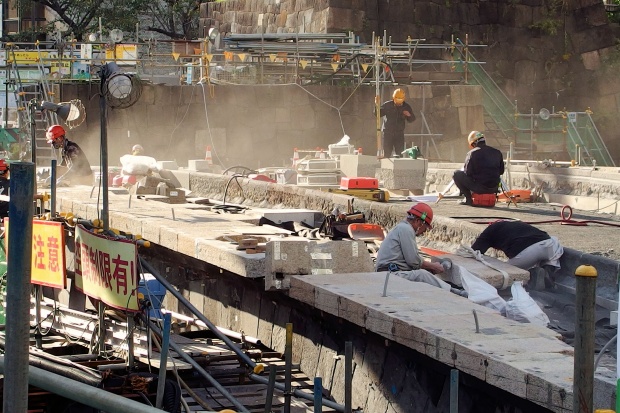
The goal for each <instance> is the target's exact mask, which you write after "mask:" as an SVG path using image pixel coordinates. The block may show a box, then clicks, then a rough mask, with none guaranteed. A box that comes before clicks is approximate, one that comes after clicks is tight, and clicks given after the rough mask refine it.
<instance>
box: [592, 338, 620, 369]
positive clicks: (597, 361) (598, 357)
mask: <svg viewBox="0 0 620 413" xmlns="http://www.w3.org/2000/svg"><path fill="white" fill-rule="evenodd" d="M617 339H618V333H616V335H615V336H613V337H612V338H611V339H609V341H608V342H607V343H606V344H605V345H604V346H603V348H602V349H601V351H599V352H598V355H597V356H596V360H594V371H596V368H597V367H598V363H599V362H600V361H601V358H602V357H603V354H605V352H606V351H607V347H609V346H610V345H611V344H612V343H613V342H614V341H616V340H617Z"/></svg>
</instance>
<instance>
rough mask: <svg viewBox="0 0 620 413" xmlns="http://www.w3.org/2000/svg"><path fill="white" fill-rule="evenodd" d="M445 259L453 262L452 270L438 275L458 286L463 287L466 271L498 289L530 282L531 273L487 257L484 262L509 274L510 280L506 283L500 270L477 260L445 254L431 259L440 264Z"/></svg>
mask: <svg viewBox="0 0 620 413" xmlns="http://www.w3.org/2000/svg"><path fill="white" fill-rule="evenodd" d="M445 259H449V260H450V261H452V269H451V270H449V271H446V272H444V273H442V274H438V275H439V277H440V278H442V279H443V280H444V281H448V282H451V283H453V284H456V285H458V286H462V285H463V282H462V281H461V271H462V269H465V270H467V271H469V272H470V273H472V274H474V275H476V276H478V277H479V278H480V279H482V280H484V281H486V282H487V283H489V284H491V285H492V286H493V287H495V288H497V289H505V288H509V287H510V286H511V285H512V284H513V283H514V282H515V281H523V283H524V284H526V283H527V282H528V281H529V280H530V273H529V271H527V270H522V269H521V268H517V267H515V266H513V265H510V264H508V263H506V262H504V261H500V260H498V259H497V258H493V257H488V256H485V257H484V260H485V261H486V262H488V263H489V264H490V265H492V266H493V267H496V268H499V269H501V270H503V271H505V272H506V273H508V279H507V280H506V281H504V276H503V275H502V273H500V272H499V271H498V270H496V269H494V268H491V267H489V266H487V265H485V264H483V263H482V262H480V261H477V260H476V259H475V258H468V257H461V256H460V255H455V254H445V255H439V256H435V257H431V261H433V262H438V261H442V260H445Z"/></svg>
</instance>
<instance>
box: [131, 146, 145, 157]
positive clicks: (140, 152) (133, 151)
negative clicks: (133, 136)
mask: <svg viewBox="0 0 620 413" xmlns="http://www.w3.org/2000/svg"><path fill="white" fill-rule="evenodd" d="M131 154H132V155H134V156H138V155H144V148H143V147H142V145H140V144H135V145H134V146H132V148H131Z"/></svg>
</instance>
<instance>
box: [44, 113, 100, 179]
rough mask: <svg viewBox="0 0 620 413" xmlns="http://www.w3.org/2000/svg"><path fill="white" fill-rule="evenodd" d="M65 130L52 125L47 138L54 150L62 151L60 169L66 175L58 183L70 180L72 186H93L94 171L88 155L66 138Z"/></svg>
mask: <svg viewBox="0 0 620 413" xmlns="http://www.w3.org/2000/svg"><path fill="white" fill-rule="evenodd" d="M65 135H66V132H65V129H64V128H63V127H62V126H60V125H52V126H50V127H49V128H48V129H47V132H46V134H45V136H46V137H47V143H49V144H50V145H52V146H53V147H54V149H61V157H62V159H61V162H60V165H59V166H60V167H61V168H62V169H63V170H64V173H63V174H62V175H61V176H60V178H58V180H57V182H61V181H65V180H68V181H70V183H71V184H78V185H79V184H81V185H92V183H93V171H92V169H91V168H90V163H89V162H88V159H87V158H86V155H85V154H84V152H83V151H82V149H81V148H80V147H79V146H78V144H77V143H75V142H72V141H70V140H69V139H67V138H66V136H65Z"/></svg>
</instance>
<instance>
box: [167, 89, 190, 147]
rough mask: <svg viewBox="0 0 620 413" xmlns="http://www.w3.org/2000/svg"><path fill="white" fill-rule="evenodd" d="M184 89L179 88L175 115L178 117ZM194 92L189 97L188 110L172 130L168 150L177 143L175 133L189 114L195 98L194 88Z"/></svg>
mask: <svg viewBox="0 0 620 413" xmlns="http://www.w3.org/2000/svg"><path fill="white" fill-rule="evenodd" d="M183 89H184V88H182V87H181V88H179V104H178V105H177V113H176V114H175V116H176V115H178V108H179V107H180V106H181V98H182V97H183ZM191 90H192V94H191V95H190V97H189V101H188V103H187V108H186V109H185V113H184V114H183V118H181V120H180V121H179V122H177V124H176V125H174V128H173V129H172V132H170V139H168V150H170V149H171V146H172V142H176V140H175V139H173V137H174V132H175V131H176V130H177V128H178V127H179V126H180V125H181V124H182V123H183V121H184V120H185V118H186V117H187V114H188V113H189V108H190V106H191V104H192V99H193V98H194V90H195V89H194V88H191Z"/></svg>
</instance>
